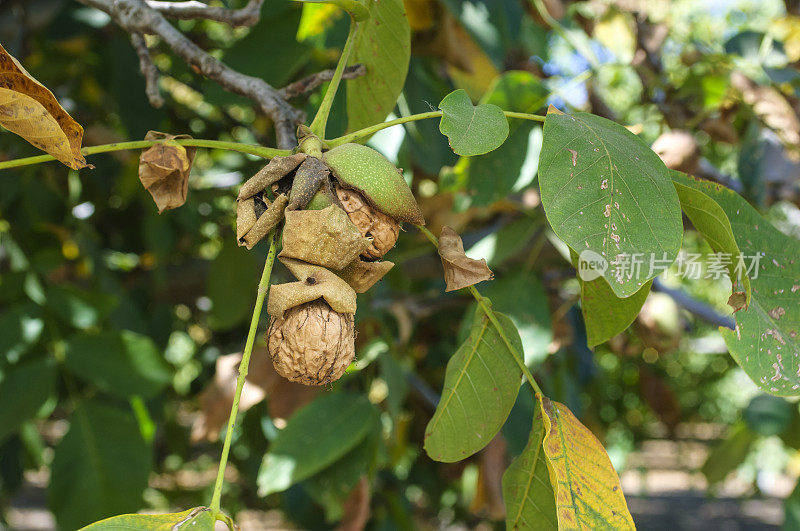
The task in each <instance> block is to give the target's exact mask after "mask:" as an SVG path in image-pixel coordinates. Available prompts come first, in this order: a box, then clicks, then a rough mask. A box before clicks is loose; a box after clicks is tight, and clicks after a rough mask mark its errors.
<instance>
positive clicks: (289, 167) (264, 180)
mask: <svg viewBox="0 0 800 531" xmlns="http://www.w3.org/2000/svg"><path fill="white" fill-rule="evenodd" d="M306 157H308V155H306V154H305V153H295V154H294V155H290V156H288V157H274V158H273V159H272V160H271V161H269V164H267V165H266V166H264V167H263V168H261V169H260V170H259V171H258V173H256V174H255V175H253V176H252V177H250V178H249V179H248V180H247V181H246V182H245V183H244V184H243V185H242V187H241V188H240V189H239V200H240V201H241V200H242V199H247V198H249V197H253V196H254V195H256V194H257V193H259V192H262V191H264V190H265V189H266V188H267V186H269V185H271V184H272V183H275V182H278V181H280V180H281V179H282V178H283V177H285V176H286V175H288V174H289V173H290V172H292V171H293V170H294V169H295V168H297V167H298V166H299V165H300V163H301V162H303V161H304V160H305V159H306Z"/></svg>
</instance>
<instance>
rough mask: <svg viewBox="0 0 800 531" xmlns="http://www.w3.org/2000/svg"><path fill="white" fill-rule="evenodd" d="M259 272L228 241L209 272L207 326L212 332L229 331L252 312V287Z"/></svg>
mask: <svg viewBox="0 0 800 531" xmlns="http://www.w3.org/2000/svg"><path fill="white" fill-rule="evenodd" d="M257 283H258V268H257V266H256V263H255V262H254V261H253V255H252V254H251V253H249V252H248V251H247V250H246V249H244V248H243V247H239V246H238V245H236V242H235V241H234V240H233V238H227V239H226V240H225V243H224V244H223V246H222V249H221V250H220V252H219V254H218V255H217V257H216V258H215V259H214V261H213V262H211V267H209V269H208V288H207V293H208V298H209V299H211V304H212V306H211V311H210V312H209V315H208V324H209V326H210V327H211V328H212V329H214V330H228V329H230V328H232V327H234V326H236V325H237V324H239V323H241V322H242V321H244V320H245V319H246V318H247V317H248V316H249V315H250V313H251V312H252V311H253V299H254V297H255V296H254V294H253V291H254V286H255V285H256V284H257Z"/></svg>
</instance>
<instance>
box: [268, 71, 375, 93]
mask: <svg viewBox="0 0 800 531" xmlns="http://www.w3.org/2000/svg"><path fill="white" fill-rule="evenodd" d="M333 72H334V71H333V70H323V71H322V72H317V73H316V74H311V75H310V76H308V77H304V78H303V79H301V80H299V81H295V82H294V83H290V84H288V85H286V86H285V87H283V88H282V89H280V90H278V92H280V94H281V96H283V98H284V99H285V100H290V99H292V98H296V97H297V96H299V95H300V94H304V93H306V92H311V91H312V90H314V89H315V88H317V87H318V86H320V85H322V84H323V83H325V82H326V81H330V80H331V79H333ZM366 73H367V67H365V66H364V65H362V64H361V63H359V64H356V65H352V66H348V67H347V68H345V69H344V72H343V73H342V79H355V78H357V77H361V76H363V75H365V74H366Z"/></svg>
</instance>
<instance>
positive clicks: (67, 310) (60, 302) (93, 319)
mask: <svg viewBox="0 0 800 531" xmlns="http://www.w3.org/2000/svg"><path fill="white" fill-rule="evenodd" d="M116 305H117V299H116V297H114V296H112V295H109V294H107V293H101V292H97V291H83V290H79V289H77V288H74V287H72V286H54V287H52V288H50V289H49V290H47V306H48V307H49V308H50V309H52V310H53V312H54V313H55V314H56V315H58V316H59V317H60V318H61V319H62V320H64V322H66V323H68V324H70V325H71V326H74V327H75V328H89V327H90V326H94V325H96V324H97V322H98V321H99V320H100V319H102V318H104V317H106V316H107V315H108V314H110V313H111V310H113V309H114V307H115V306H116Z"/></svg>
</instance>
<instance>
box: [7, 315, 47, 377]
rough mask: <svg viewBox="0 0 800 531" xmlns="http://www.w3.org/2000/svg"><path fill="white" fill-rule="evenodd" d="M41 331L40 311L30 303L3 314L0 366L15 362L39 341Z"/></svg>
mask: <svg viewBox="0 0 800 531" xmlns="http://www.w3.org/2000/svg"><path fill="white" fill-rule="evenodd" d="M43 329H44V321H42V318H41V311H40V310H39V307H38V306H37V305H35V304H34V303H32V302H26V303H23V304H20V305H18V306H14V307H13V308H11V309H9V310H8V311H6V312H4V313H3V315H2V316H1V317H0V365H2V362H3V361H8V362H12V363H15V362H17V361H18V360H19V358H20V357H21V356H22V355H23V354H25V352H27V351H28V350H29V349H30V348H31V347H32V346H33V345H34V344H35V343H36V341H38V340H39V337H40V336H41V335H42V330H43Z"/></svg>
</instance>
